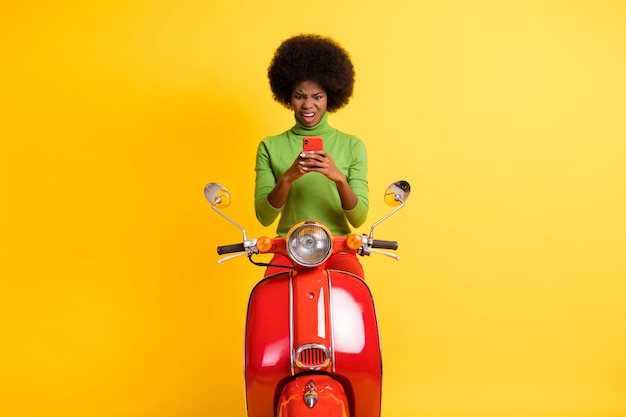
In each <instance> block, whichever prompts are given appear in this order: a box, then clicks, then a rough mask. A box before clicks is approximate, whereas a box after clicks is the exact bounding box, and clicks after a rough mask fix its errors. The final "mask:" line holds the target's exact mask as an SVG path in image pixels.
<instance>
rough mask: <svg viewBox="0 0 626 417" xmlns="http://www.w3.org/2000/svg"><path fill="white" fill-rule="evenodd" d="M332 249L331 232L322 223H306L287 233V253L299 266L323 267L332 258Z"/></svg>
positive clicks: (299, 224)
mask: <svg viewBox="0 0 626 417" xmlns="http://www.w3.org/2000/svg"><path fill="white" fill-rule="evenodd" d="M332 247H333V240H332V237H331V234H330V231H329V230H328V228H327V227H326V226H324V225H323V224H321V223H316V222H314V221H304V222H301V223H298V224H296V225H295V226H293V227H292V228H291V230H289V233H287V253H288V254H289V256H290V257H291V259H293V261H294V262H295V263H297V264H298V265H302V266H308V267H311V266H317V265H321V264H322V263H324V262H325V261H326V260H327V259H328V257H329V256H330V251H331V249H332Z"/></svg>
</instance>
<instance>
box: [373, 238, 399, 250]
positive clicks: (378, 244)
mask: <svg viewBox="0 0 626 417" xmlns="http://www.w3.org/2000/svg"><path fill="white" fill-rule="evenodd" d="M372 248H376V249H389V250H398V242H394V241H391V240H376V239H374V241H373V242H372Z"/></svg>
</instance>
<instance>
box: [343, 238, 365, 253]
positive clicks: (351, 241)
mask: <svg viewBox="0 0 626 417" xmlns="http://www.w3.org/2000/svg"><path fill="white" fill-rule="evenodd" d="M361 243H362V241H361V236H359V235H348V236H347V237H346V246H348V247H349V248H350V249H352V250H357V249H358V248H360V247H361Z"/></svg>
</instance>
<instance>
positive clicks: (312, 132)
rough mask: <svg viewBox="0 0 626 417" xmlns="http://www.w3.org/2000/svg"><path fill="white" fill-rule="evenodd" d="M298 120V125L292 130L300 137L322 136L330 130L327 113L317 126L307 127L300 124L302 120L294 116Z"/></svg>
mask: <svg viewBox="0 0 626 417" xmlns="http://www.w3.org/2000/svg"><path fill="white" fill-rule="evenodd" d="M294 118H295V119H296V125H295V126H294V127H292V128H291V131H292V132H293V133H295V134H296V135H300V136H321V135H322V134H323V133H325V132H327V131H328V130H329V129H330V126H329V125H328V112H325V113H324V115H323V116H322V118H321V119H320V121H319V123H317V124H316V125H315V126H310V127H309V126H305V125H303V124H302V123H300V120H298V118H297V117H296V116H295V115H294Z"/></svg>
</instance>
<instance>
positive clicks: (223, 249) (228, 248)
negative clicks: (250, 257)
mask: <svg viewBox="0 0 626 417" xmlns="http://www.w3.org/2000/svg"><path fill="white" fill-rule="evenodd" d="M245 250H246V249H245V248H244V247H243V243H235V244H234V245H224V246H218V247H217V254H218V255H225V254H227V253H235V252H243V251H245Z"/></svg>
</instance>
